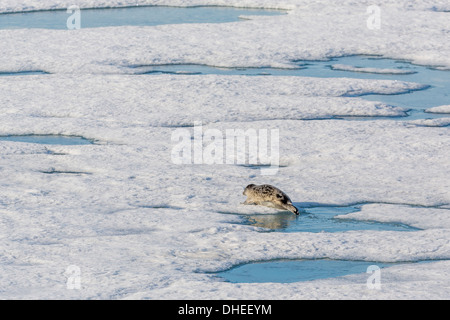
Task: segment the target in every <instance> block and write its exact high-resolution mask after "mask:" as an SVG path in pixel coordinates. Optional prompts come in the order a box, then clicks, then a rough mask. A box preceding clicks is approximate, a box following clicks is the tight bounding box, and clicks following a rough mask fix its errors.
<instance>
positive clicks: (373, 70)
mask: <svg viewBox="0 0 450 320" xmlns="http://www.w3.org/2000/svg"><path fill="white" fill-rule="evenodd" d="M331 68H332V69H333V70H341V71H352V72H365V73H377V74H411V73H415V71H411V70H402V69H388V68H364V67H355V66H349V65H345V64H333V65H332V66H331Z"/></svg>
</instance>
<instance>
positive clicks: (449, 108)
mask: <svg viewBox="0 0 450 320" xmlns="http://www.w3.org/2000/svg"><path fill="white" fill-rule="evenodd" d="M425 112H429V113H450V104H448V105H443V106H436V107H432V108H428V109H426V110H425Z"/></svg>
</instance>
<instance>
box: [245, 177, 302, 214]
mask: <svg viewBox="0 0 450 320" xmlns="http://www.w3.org/2000/svg"><path fill="white" fill-rule="evenodd" d="M243 195H244V196H247V199H246V200H245V202H244V204H255V205H262V206H266V207H273V208H277V209H281V210H289V211H291V212H293V213H295V214H296V215H299V212H298V209H297V208H296V207H294V206H293V205H292V201H291V199H290V198H289V197H288V195H287V194H285V193H284V192H283V191H281V190H280V189H278V188H276V187H274V186H271V185H270V184H262V185H259V186H257V185H254V184H249V185H248V186H247V187H246V188H245V190H244V192H243Z"/></svg>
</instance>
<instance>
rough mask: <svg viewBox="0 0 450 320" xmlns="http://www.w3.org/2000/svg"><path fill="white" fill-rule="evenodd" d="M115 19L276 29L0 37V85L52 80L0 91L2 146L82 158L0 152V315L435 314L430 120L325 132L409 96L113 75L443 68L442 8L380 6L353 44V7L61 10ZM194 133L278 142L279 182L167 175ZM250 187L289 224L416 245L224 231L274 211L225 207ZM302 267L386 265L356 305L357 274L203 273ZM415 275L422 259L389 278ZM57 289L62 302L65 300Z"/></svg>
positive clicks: (447, 55)
mask: <svg viewBox="0 0 450 320" xmlns="http://www.w3.org/2000/svg"><path fill="white" fill-rule="evenodd" d="M68 2H69V1H65V0H46V1H39V2H36V1H31V0H30V1H28V0H25V1H21V2H20V3H17V2H16V1H10V0H5V1H4V2H3V3H4V4H5V5H4V7H2V9H1V10H2V12H12V11H24V10H44V9H64V8H67V6H68ZM131 2H132V3H133V4H136V3H137V2H138V3H139V4H171V5H202V4H208V5H223V4H227V5H236V6H244V7H245V6H248V7H267V8H269V7H270V8H283V9H290V11H289V14H288V15H285V16H276V17H275V16H274V17H252V18H251V20H243V21H240V22H236V23H226V24H214V25H213V24H206V25H205V24H204V25H199V24H198V25H197V24H185V25H178V26H172V25H168V26H156V27H118V28H114V27H112V28H97V29H80V30H70V31H69V30H33V29H29V30H28V29H24V30H0V42H1V43H2V45H1V47H0V71H6V72H13V71H23V70H43V71H46V72H49V73H53V74H49V75H22V76H14V77H0V98H1V104H0V135H24V134H52V135H69V136H70V135H72V136H81V137H84V138H88V139H92V140H94V141H96V143H95V144H92V145H73V146H62V145H41V144H32V143H21V142H7V141H0V173H1V175H0V186H1V187H2V191H1V192H0V239H1V240H0V274H1V275H2V277H0V297H1V298H4V299H32V298H39V299H42V298H50V299H52V298H65V299H80V298H81V299H87V298H93V299H96V298H97V299H168V298H172V299H193V298H194V299H211V298H216V299H225V298H229V299H298V298H304V299H313V298H319V299H324V298H332V299H342V298H348V299H361V298H367V299H395V298H402V299H417V298H422V299H427V298H429V299H432V298H439V299H448V298H450V296H449V290H448V288H449V286H450V275H449V270H450V268H449V267H450V262H449V261H448V260H450V233H449V228H450V226H449V218H448V217H449V204H450V191H449V190H450V179H449V176H450V162H449V161H448V159H449V157H448V155H449V154H450V152H449V151H450V150H449V148H450V147H449V146H450V127H449V126H448V123H447V122H446V121H448V120H446V118H440V119H429V120H417V121H416V120H415V121H401V118H399V119H397V120H385V119H383V120H381V119H378V120H375V119H374V120H370V121H350V120H335V119H324V118H332V117H333V116H402V115H404V114H405V109H403V108H398V107H396V106H389V105H386V104H383V103H379V102H372V101H366V100H363V99H362V98H361V97H360V96H363V95H366V94H373V93H375V94H400V93H407V92H409V91H411V90H418V89H423V88H424V85H426V84H416V83H408V82H401V81H389V80H361V79H347V78H333V79H323V78H322V79H319V78H306V77H264V76H261V77H258V76H255V77H245V76H219V75H198V76H191V75H134V74H130V73H132V72H131V71H130V70H131V69H132V68H130V66H133V65H151V64H163V63H169V64H170V63H199V64H206V65H213V66H225V67H236V66H248V67H258V66H270V67H287V68H290V67H293V61H295V60H304V59H326V58H329V57H332V56H342V55H349V54H378V55H382V56H384V57H390V58H396V59H406V60H409V61H412V62H414V63H418V64H426V65H432V66H438V67H440V68H443V69H450V43H449V42H448V13H447V12H442V11H443V10H437V9H436V8H441V9H442V8H444V7H445V6H446V5H447V4H446V2H445V1H433V2H432V3H431V2H428V1H413V2H411V1H390V0H384V1H381V3H380V7H381V12H382V16H381V17H382V24H381V28H380V29H378V30H371V29H369V28H367V26H366V20H367V17H368V15H367V13H366V8H367V6H368V5H370V4H372V3H369V2H367V1H360V2H355V1H339V2H336V3H334V2H331V3H330V2H329V1H327V2H321V1H314V2H310V1H304V0H302V1H300V0H286V1H284V2H283V3H278V2H277V1H273V0H239V1H227V2H226V3H225V1H221V0H204V1H202V0H192V1H188V0H179V1H164V0H160V1H135V0H133V1H123V0H121V1H115V0H105V1H102V2H97V1H95V2H94V1H90V0H89V1H88V0H86V1H84V0H80V1H70V4H74V3H75V4H78V5H80V7H82V8H84V7H95V6H109V5H111V6H116V5H121V6H123V5H127V4H129V3H131ZM169 2H170V3H169ZM119 3H120V4H119ZM318 10H320V15H318V14H317V12H319V11H318ZM318 119H321V120H318ZM447 119H448V118H447ZM195 121H201V122H202V124H203V129H204V130H207V129H215V130H219V131H220V132H224V131H225V130H226V129H243V130H246V129H248V128H254V129H261V128H262V129H278V130H279V132H280V168H279V171H278V173H277V174H276V175H273V176H262V175H260V174H259V171H257V170H254V169H253V168H251V167H246V166H242V165H226V164H215V165H206V164H189V165H176V164H174V163H172V161H171V149H172V146H173V144H172V141H171V134H172V133H173V132H174V130H176V129H177V128H185V129H186V130H193V128H192V127H191V126H192V124H193V122H195ZM446 123H447V124H446ZM49 173H52V174H49ZM248 183H255V184H261V183H270V184H273V185H276V186H278V187H280V188H281V189H282V190H285V191H286V192H287V193H288V194H289V195H290V197H291V199H292V200H293V202H294V204H296V205H297V206H299V207H302V206H309V205H311V204H315V205H318V206H320V205H346V204H353V203H370V204H366V205H364V206H363V207H362V210H361V211H360V212H355V213H351V214H348V215H344V216H342V217H341V218H351V219H362V220H374V221H382V222H398V223H404V224H408V225H412V226H414V227H417V228H419V229H420V230H417V231H410V232H397V231H368V230H361V231H348V232H337V233H310V232H298V233H282V232H261V231H264V230H263V229H261V228H258V227H254V226H249V225H244V224H242V223H240V222H242V220H241V217H240V215H239V214H251V213H254V212H255V210H258V212H259V213H265V212H270V213H273V211H271V209H266V208H259V207H253V206H244V205H242V204H241V202H243V201H244V199H245V197H244V196H243V195H242V191H243V188H244V187H245V186H246V185H247V184H248ZM319 258H328V259H348V260H364V261H384V262H399V263H400V262H402V264H399V265H396V266H393V267H389V268H386V269H383V270H382V289H381V290H376V291H371V290H368V288H367V286H366V280H367V276H368V275H367V274H356V275H350V276H345V277H340V278H335V279H323V280H315V281H310V282H297V283H290V284H282V283H261V284H233V283H227V282H224V281H221V280H220V279H219V278H217V277H215V276H214V274H211V272H216V271H221V270H225V269H227V268H230V267H232V266H234V265H237V264H241V263H247V262H253V261H265V260H271V259H319ZM423 260H436V261H435V262H430V263H423V264H421V263H414V264H403V263H404V262H417V261H423ZM71 266H75V268H73V267H71ZM73 270H78V273H75V274H74V273H73V272H72V271H73ZM74 277H75V278H76V279H78V280H79V281H80V282H79V283H80V288H79V289H78V288H72V287H71V286H70V284H73V282H70V281H73V280H74ZM274 293H276V294H274Z"/></svg>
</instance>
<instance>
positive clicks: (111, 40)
mask: <svg viewBox="0 0 450 320" xmlns="http://www.w3.org/2000/svg"><path fill="white" fill-rule="evenodd" d="M4 1H5V0H3V2H4ZM69 3H70V4H77V3H78V4H79V5H80V6H81V7H106V6H116V5H119V6H124V5H127V4H128V5H129V4H132V5H135V4H136V1H134V0H133V1H122V0H121V1H114V0H113V1H106V0H104V1H79V2H77V1H68V0H67V1H55V0H47V1H31V0H30V1H21V2H17V1H9V0H7V1H6V3H5V4H4V5H3V6H2V7H3V8H5V9H4V11H5V12H10V11H26V10H37V9H40V10H42V9H63V8H67V7H68V6H69ZM142 3H143V4H144V3H145V4H166V5H172V6H173V5H182V6H190V5H200V4H207V5H225V4H226V5H228V6H233V5H234V6H241V7H265V8H273V7H275V8H289V9H290V11H289V12H288V13H289V14H287V15H282V16H270V17H268V16H262V17H257V16H255V17H251V20H245V21H239V22H234V23H223V24H206V25H204V24H183V25H162V26H154V27H131V26H130V27H109V28H93V29H83V28H82V29H80V30H42V29H19V30H0V43H2V46H1V47H0V71H19V70H43V71H47V72H51V73H107V72H108V73H125V72H133V71H132V70H130V68H127V67H128V66H131V65H152V64H172V63H193V64H206V65H211V66H221V67H240V66H247V67H261V66H266V67H269V66H270V67H284V68H292V67H294V66H295V64H293V61H294V60H300V59H306V60H314V59H324V58H328V57H335V56H344V55H351V54H377V55H382V56H385V57H389V58H395V59H404V60H409V61H412V62H413V63H417V64H425V65H432V66H436V67H440V68H448V69H450V43H449V41H448V32H449V27H448V13H447V12H439V11H436V10H433V8H435V6H436V5H439V3H441V4H446V1H445V0H441V1H414V2H411V1H390V0H385V1H382V2H380V4H379V6H380V10H381V11H380V14H381V26H380V29H371V28H368V27H367V20H368V19H369V15H368V14H367V7H368V6H369V5H371V4H372V3H371V2H370V1H353V0H347V1H335V2H330V1H314V2H313V1H294V0H290V1H284V2H278V1H274V0H257V1H253V0H246V1H244V0H241V1H214V0H206V1H201V0H196V1H182V0H180V1H144V2H142ZM318 12H320V14H318ZM81 15H82V12H81Z"/></svg>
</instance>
